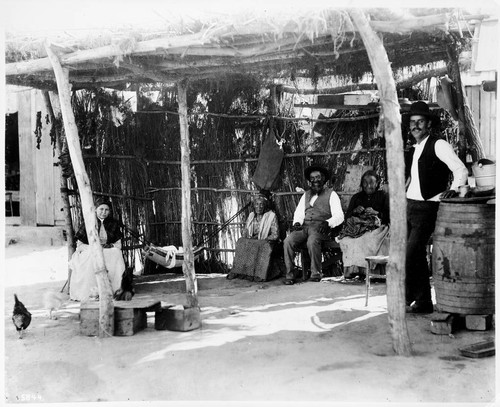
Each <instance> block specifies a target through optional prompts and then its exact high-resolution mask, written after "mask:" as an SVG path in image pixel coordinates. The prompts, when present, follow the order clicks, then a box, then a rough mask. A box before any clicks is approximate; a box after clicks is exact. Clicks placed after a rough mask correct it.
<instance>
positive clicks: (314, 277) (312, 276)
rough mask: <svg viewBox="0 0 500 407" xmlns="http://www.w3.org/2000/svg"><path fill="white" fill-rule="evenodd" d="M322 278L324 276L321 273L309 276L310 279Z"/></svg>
mask: <svg viewBox="0 0 500 407" xmlns="http://www.w3.org/2000/svg"><path fill="white" fill-rule="evenodd" d="M322 278H323V276H322V275H321V274H311V277H309V281H314V282H318V281H321V279H322Z"/></svg>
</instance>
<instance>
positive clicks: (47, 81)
mask: <svg viewBox="0 0 500 407" xmlns="http://www.w3.org/2000/svg"><path fill="white" fill-rule="evenodd" d="M166 7H167V6H166ZM168 7H169V8H170V5H169V6H168ZM129 10H130V13H132V10H131V9H129ZM149 10H150V9H149V8H148V7H147V3H146V4H145V6H144V7H142V9H141V11H140V13H139V14H143V13H145V12H147V11H149ZM118 11H119V10H116V12H118ZM154 11H155V12H156V13H157V15H155V16H154V18H151V19H149V20H148V23H147V24H141V23H137V22H135V24H133V23H130V24H128V25H125V24H122V25H121V27H115V28H113V30H112V31H111V30H109V29H108V30H106V31H104V30H97V31H94V32H89V30H84V31H83V32H78V31H76V30H75V31H74V32H72V31H71V30H66V31H59V32H54V33H52V32H50V31H48V33H49V35H45V36H44V37H46V38H48V40H49V41H51V42H52V43H54V44H57V50H58V51H59V54H60V58H61V62H62V64H63V66H66V67H68V68H69V69H70V78H69V79H70V82H71V83H72V85H73V89H81V88H88V87H99V86H104V87H116V88H121V89H123V88H126V87H127V86H128V84H130V83H148V82H149V83H154V82H161V83H170V84H173V83H175V82H176V81H179V80H181V79H183V78H189V79H190V80H191V81H196V80H199V79H207V78H208V79H215V80H219V81H223V80H224V78H225V77H227V76H228V75H235V74H238V75H242V76H248V75H254V76H257V77H260V78H261V80H264V79H266V80H268V81H272V80H274V79H276V78H289V77H290V76H305V77H309V78H312V81H313V84H315V83H316V82H317V80H318V78H319V77H321V76H324V75H345V76H347V77H350V78H352V79H353V80H355V81H356V79H358V78H361V77H362V76H363V74H365V73H368V72H370V71H371V68H370V63H369V61H368V56H367V54H366V51H365V49H364V47H363V43H362V41H361V38H360V36H359V35H358V34H357V33H356V31H355V30H354V28H353V26H352V23H351V21H350V19H349V15H348V12H347V10H344V9H340V8H335V7H325V5H320V6H318V5H315V4H311V5H307V4H301V5H296V4H287V6H286V7H280V8H278V7H275V8H273V6H272V5H271V4H267V5H266V7H265V9H259V8H258V7H256V6H253V5H249V6H248V7H245V6H239V7H237V8H229V9H228V8H227V7H226V8H225V9H223V10H219V9H217V7H215V6H214V7H212V9H211V10H210V12H203V11H206V8H205V9H203V10H199V13H197V12H196V11H197V10H192V9H191V10H185V11H184V13H183V14H176V13H172V12H171V10H170V9H169V10H166V9H163V10H162V9H161V7H160V6H159V5H158V4H155V10H154ZM195 13H196V16H194V14H195ZM366 13H367V14H368V16H369V18H370V20H371V25H372V27H373V28H374V29H375V30H376V31H378V32H379V33H381V35H383V37H384V45H385V48H386V49H387V52H388V55H389V57H390V60H391V62H392V67H393V69H394V70H397V69H400V68H402V67H408V66H413V65H417V64H428V63H433V62H437V61H443V60H446V50H445V49H444V48H443V39H444V36H445V35H449V34H452V35H455V36H456V37H457V38H458V39H459V40H460V41H466V40H467V39H470V38H471V37H472V31H473V27H474V24H475V23H477V22H478V21H480V20H481V19H483V18H484V17H485V15H472V14H470V13H467V12H466V11H465V10H462V9H406V10H401V11H398V12H395V11H393V10H392V9H384V8H373V9H366ZM158 14H160V15H161V16H162V17H161V21H158ZM63 15H64V13H62V16H63ZM191 17H192V18H191ZM25 18H26V17H25ZM110 25H111V23H110ZM46 32H47V31H46ZM44 39H45V38H44ZM6 62H7V65H6V77H7V83H11V84H25V85H32V86H34V87H40V88H45V89H55V80H54V76H53V73H52V69H51V66H50V63H49V61H48V59H47V58H46V55H45V51H44V50H43V46H42V40H41V39H40V38H39V37H37V36H36V35H33V34H32V33H30V32H29V30H28V29H24V30H19V27H15V28H11V29H9V28H8V29H7V31H6Z"/></svg>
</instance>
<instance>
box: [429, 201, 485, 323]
mask: <svg viewBox="0 0 500 407" xmlns="http://www.w3.org/2000/svg"><path fill="white" fill-rule="evenodd" d="M432 242H433V247H432V270H433V277H434V290H435V293H436V308H437V309H438V310H439V311H440V312H449V313H456V314H464V315H481V314H494V313H495V205H487V204H459V203H444V202H441V203H440V204H439V211H438V215H437V220H436V228H435V229H434V234H433V238H432Z"/></svg>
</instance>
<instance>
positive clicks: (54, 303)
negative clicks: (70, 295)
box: [43, 291, 66, 319]
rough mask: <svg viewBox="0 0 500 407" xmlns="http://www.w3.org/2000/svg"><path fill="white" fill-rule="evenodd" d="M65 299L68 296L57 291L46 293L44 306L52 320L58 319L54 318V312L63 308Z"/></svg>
mask: <svg viewBox="0 0 500 407" xmlns="http://www.w3.org/2000/svg"><path fill="white" fill-rule="evenodd" d="M65 298H66V296H65V295H64V294H63V293H60V292H57V291H46V292H45V293H44V294H43V305H44V308H45V309H46V310H47V311H48V312H49V318H50V319H57V317H52V312H53V311H57V310H58V309H59V308H61V306H62V304H63V302H64V300H65Z"/></svg>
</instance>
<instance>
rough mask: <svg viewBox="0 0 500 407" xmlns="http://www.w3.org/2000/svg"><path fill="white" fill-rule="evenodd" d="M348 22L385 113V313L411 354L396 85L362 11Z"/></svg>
mask: <svg viewBox="0 0 500 407" xmlns="http://www.w3.org/2000/svg"><path fill="white" fill-rule="evenodd" d="M349 14H350V16H351V19H352V21H353V23H354V25H355V27H356V28H357V29H358V31H359V33H360V35H361V38H362V39H363V43H364V45H365V48H366V51H367V52H368V57H369V59H370V63H371V66H372V70H373V73H374V74H375V79H376V82H377V86H378V88H379V92H380V103H381V106H382V110H383V112H384V116H383V117H384V130H385V131H384V133H385V140H386V148H387V150H386V159H387V175H388V178H389V196H390V216H391V242H390V247H389V263H388V265H387V310H388V312H389V325H390V327H391V334H392V346H393V348H394V351H395V352H396V354H398V355H401V356H410V355H411V353H412V350H411V344H410V338H409V335H408V327H407V325H406V309H405V308H406V301H405V295H406V294H405V279H406V268H405V263H406V239H407V236H406V233H407V228H406V196H405V179H404V174H405V171H404V158H403V137H402V135H401V115H400V113H399V103H398V95H397V92H396V84H395V82H394V78H393V76H392V71H391V64H390V62H389V58H388V57H387V52H386V51H385V48H384V45H383V43H382V41H381V40H380V38H379V37H378V36H377V34H376V33H375V32H374V31H373V29H372V28H371V27H370V23H369V22H368V19H367V18H366V16H365V14H364V13H363V11H362V10H361V9H350V10H349Z"/></svg>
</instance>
